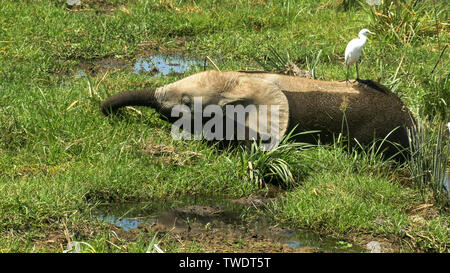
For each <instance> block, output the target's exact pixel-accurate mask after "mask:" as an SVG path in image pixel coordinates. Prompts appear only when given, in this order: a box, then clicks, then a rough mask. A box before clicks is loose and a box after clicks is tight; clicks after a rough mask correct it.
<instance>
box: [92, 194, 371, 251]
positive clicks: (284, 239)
mask: <svg viewBox="0 0 450 273" xmlns="http://www.w3.org/2000/svg"><path fill="white" fill-rule="evenodd" d="M94 216H95V217H96V220H99V221H105V222H108V223H110V224H113V225H116V226H117V227H120V228H122V229H123V230H124V231H130V230H134V229H137V228H144V227H150V228H151V229H152V230H153V231H158V232H163V233H165V232H169V233H172V234H177V236H180V237H181V238H183V240H184V242H185V243H186V242H194V243H195V242H197V243H198V242H199V241H200V243H201V244H204V245H205V247H206V248H207V249H213V250H215V251H217V252H229V251H235V250H236V249H230V248H228V247H229V244H230V242H240V243H241V244H244V245H243V246H241V247H242V248H241V249H240V250H242V251H246V252H251V251H254V252H279V251H280V250H282V252H365V250H364V249H363V248H360V247H355V246H351V245H347V244H346V243H343V242H340V241H337V240H335V239H332V238H328V237H324V236H320V235H318V234H315V233H312V232H310V231H305V230H291V229H286V228H281V227H278V226H276V225H274V223H271V222H270V221H269V219H268V218H266V217H264V216H263V215H262V214H261V213H258V212H257V211H256V207H255V206H253V205H250V206H249V205H242V204H240V203H239V202H230V201H229V200H221V201H217V200H204V199H202V200H195V201H194V200H184V201H177V202H176V203H171V202H161V201H157V202H154V203H134V204H110V205H102V206H99V207H98V208H97V210H96V213H94ZM262 246H263V247H262ZM280 246H281V247H280Z"/></svg>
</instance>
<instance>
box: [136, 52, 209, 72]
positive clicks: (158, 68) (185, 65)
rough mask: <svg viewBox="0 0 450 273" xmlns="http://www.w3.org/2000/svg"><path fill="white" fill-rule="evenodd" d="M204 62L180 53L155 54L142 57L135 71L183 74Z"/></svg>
mask: <svg viewBox="0 0 450 273" xmlns="http://www.w3.org/2000/svg"><path fill="white" fill-rule="evenodd" d="M202 65H203V62H201V61H199V60H196V59H191V58H187V57H182V56H178V55H161V54H160V55H153V56H149V57H141V58H139V59H138V60H137V61H136V63H135V64H134V67H133V71H134V72H135V73H150V74H152V76H153V77H158V76H162V75H168V74H172V73H175V74H182V73H184V72H187V71H189V70H191V69H194V68H195V67H200V66H202Z"/></svg>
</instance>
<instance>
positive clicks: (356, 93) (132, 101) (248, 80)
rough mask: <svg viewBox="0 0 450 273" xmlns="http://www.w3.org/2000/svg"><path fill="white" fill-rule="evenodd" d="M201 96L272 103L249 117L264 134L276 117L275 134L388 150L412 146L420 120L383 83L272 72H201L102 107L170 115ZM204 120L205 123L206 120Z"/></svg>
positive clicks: (220, 102) (204, 101)
mask: <svg viewBox="0 0 450 273" xmlns="http://www.w3.org/2000/svg"><path fill="white" fill-rule="evenodd" d="M195 98H201V102H200V104H201V106H202V107H207V106H208V105H217V107H219V108H220V109H222V110H223V111H225V109H228V108H227V107H228V106H229V105H233V106H237V105H242V106H248V105H255V106H256V108H259V109H262V107H261V106H262V105H266V110H267V112H265V113H266V115H264V116H263V115H261V116H258V115H259V114H260V113H261V112H258V111H257V110H258V109H252V110H250V111H249V114H248V116H247V117H246V118H245V121H244V122H245V126H246V128H247V129H248V130H253V131H255V132H256V133H257V135H258V136H260V135H259V133H261V135H264V133H266V135H267V130H268V129H267V128H269V127H271V126H272V123H273V124H275V122H272V119H273V117H276V118H277V121H278V122H277V125H278V128H277V130H275V131H274V132H275V133H274V134H272V136H275V137H276V138H277V139H281V138H282V137H283V136H285V135H286V134H287V133H288V132H291V131H294V132H295V133H298V132H305V131H315V132H316V133H314V134H298V135H297V136H296V137H295V140H296V141H302V142H309V143H317V141H320V142H321V143H332V142H333V141H334V139H335V138H336V137H337V136H338V135H339V134H343V135H344V136H346V137H347V138H348V139H349V140H351V141H350V142H351V143H352V144H353V146H355V144H356V143H359V144H360V145H361V146H362V145H368V144H371V143H373V141H374V139H385V140H386V141H385V142H384V145H385V146H386V147H385V148H386V154H394V153H396V152H397V151H398V149H399V148H400V149H404V150H406V149H407V148H408V147H409V141H408V133H407V130H408V128H411V127H412V125H413V123H414V119H413V117H412V115H411V112H410V111H409V109H408V108H407V107H406V106H405V104H404V103H403V102H402V101H401V100H400V99H399V98H398V97H397V96H396V95H395V94H394V93H392V92H391V91H390V90H389V89H388V88H387V87H385V86H383V85H381V84H379V83H376V82H373V81H370V80H359V81H358V82H355V83H349V82H336V81H323V80H316V79H308V78H302V77H296V76H288V75H282V74H276V73H269V72H256V73H246V72H235V71H224V72H221V71H217V70H209V71H203V72H198V73H196V74H193V75H191V76H188V77H186V78H183V79H181V80H178V81H176V82H174V83H171V84H168V85H165V86H162V87H159V88H156V89H154V90H142V91H128V92H121V93H117V94H115V95H113V96H111V97H109V98H107V99H106V100H105V101H104V102H103V104H102V106H101V110H102V112H103V113H104V114H105V115H109V114H111V113H113V112H115V111H116V110H117V109H119V108H120V107H123V106H149V107H152V108H154V109H156V111H157V112H159V113H161V114H162V115H164V116H166V117H169V116H170V115H172V114H173V109H174V108H175V107H176V106H177V105H184V106H186V107H187V109H188V110H191V111H192V110H193V108H195V107H193V104H194V100H195ZM273 109H275V110H276V111H275V110H273ZM275 112H276V115H274V116H272V113H275ZM251 116H258V120H259V121H264V122H266V124H268V125H267V126H266V128H265V129H266V130H265V131H264V130H262V129H261V128H263V127H261V126H258V124H261V123H258V122H255V120H253V121H250V118H249V117H251ZM227 117H228V118H230V117H229V116H227ZM231 118H233V117H231ZM169 119H170V117H169ZM273 120H275V119H273ZM171 122H174V119H171ZM202 122H203V125H205V120H202ZM262 131H264V132H262ZM191 132H192V131H191ZM248 135H249V133H248V132H247V133H246V136H247V137H248ZM350 142H349V143H350ZM393 143H395V145H394V144H393Z"/></svg>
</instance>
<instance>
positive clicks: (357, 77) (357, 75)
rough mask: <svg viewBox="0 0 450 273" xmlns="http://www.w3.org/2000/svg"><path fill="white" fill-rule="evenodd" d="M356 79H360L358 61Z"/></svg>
mask: <svg viewBox="0 0 450 273" xmlns="http://www.w3.org/2000/svg"><path fill="white" fill-rule="evenodd" d="M356 79H357V80H359V69H358V62H356Z"/></svg>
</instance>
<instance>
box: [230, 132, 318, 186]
mask: <svg viewBox="0 0 450 273" xmlns="http://www.w3.org/2000/svg"><path fill="white" fill-rule="evenodd" d="M293 131H294V130H292V131H291V132H290V133H289V134H287V135H286V136H285V137H283V139H282V140H281V141H280V143H279V145H278V146H277V147H276V148H274V149H272V150H269V151H265V150H264V149H262V148H261V142H259V143H258V142H256V141H253V142H252V144H251V146H250V147H245V148H241V150H240V152H239V157H240V163H241V164H240V165H241V170H240V172H241V175H242V176H244V177H246V178H248V179H249V180H250V181H252V182H254V183H255V184H256V185H257V186H258V187H259V188H262V187H263V186H264V184H265V183H268V182H272V183H273V182H279V183H280V184H281V186H282V187H285V188H292V187H295V186H297V181H296V180H295V178H294V175H293V173H292V171H291V170H292V165H293V164H294V162H297V164H296V165H297V166H296V171H297V172H301V170H302V168H301V166H298V163H299V162H298V161H297V160H295V158H296V154H297V153H298V151H299V150H304V149H307V148H309V147H312V146H313V145H311V144H306V143H302V142H292V141H291V139H292V138H293V137H295V136H296V135H299V134H308V133H313V132H302V133H299V134H296V135H293Z"/></svg>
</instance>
